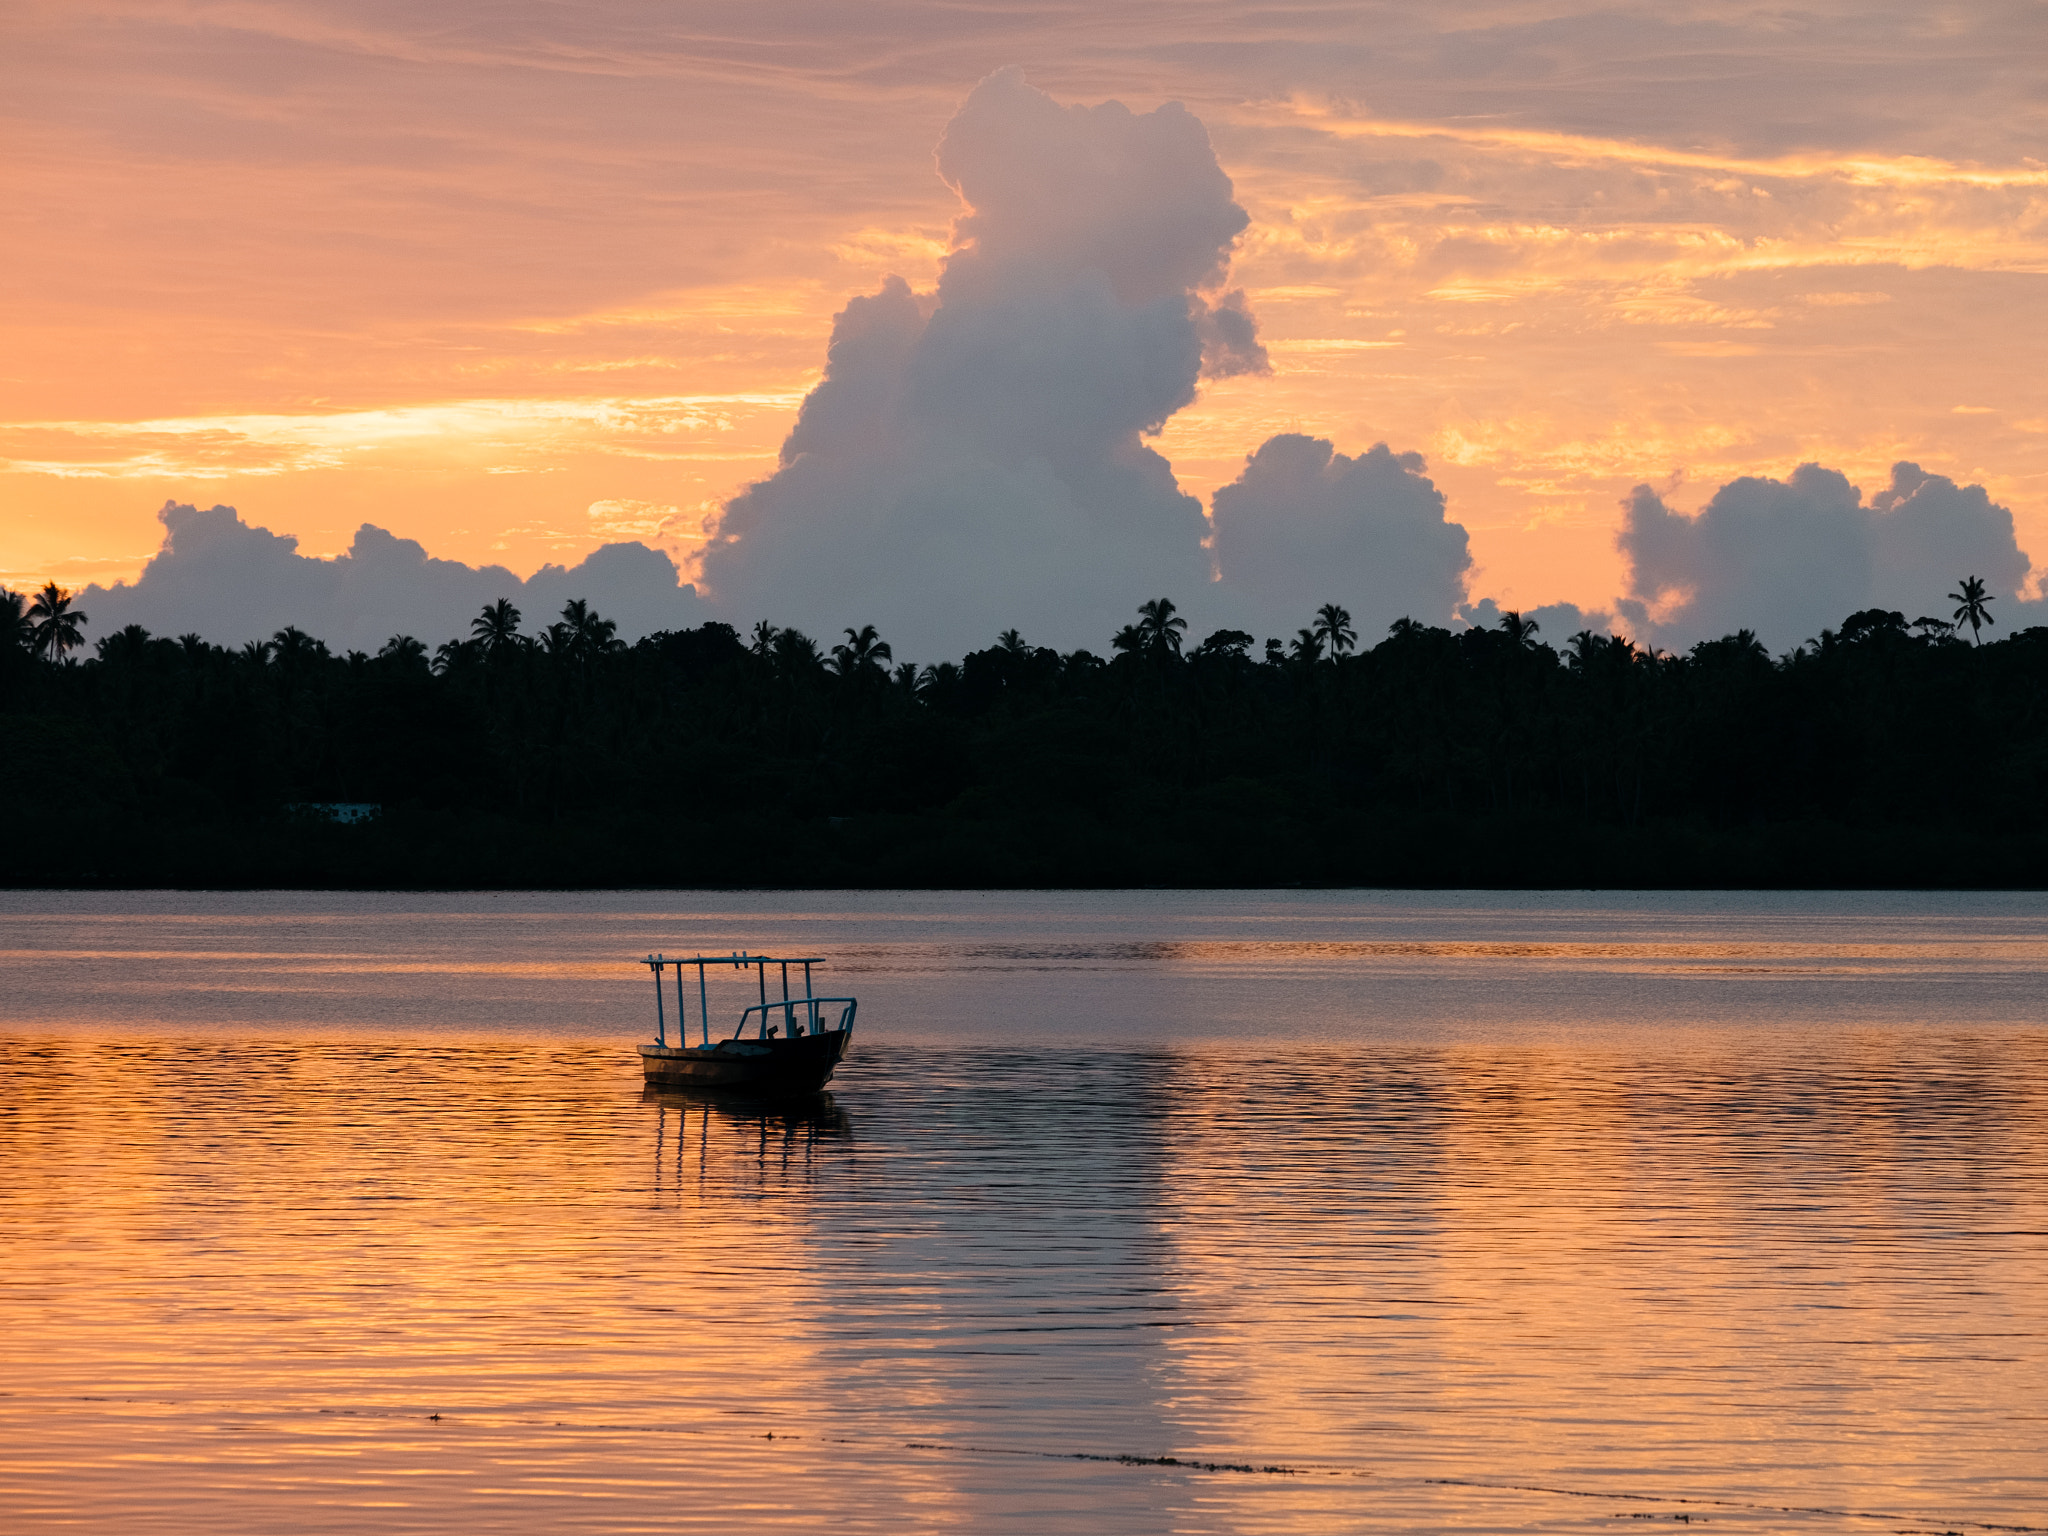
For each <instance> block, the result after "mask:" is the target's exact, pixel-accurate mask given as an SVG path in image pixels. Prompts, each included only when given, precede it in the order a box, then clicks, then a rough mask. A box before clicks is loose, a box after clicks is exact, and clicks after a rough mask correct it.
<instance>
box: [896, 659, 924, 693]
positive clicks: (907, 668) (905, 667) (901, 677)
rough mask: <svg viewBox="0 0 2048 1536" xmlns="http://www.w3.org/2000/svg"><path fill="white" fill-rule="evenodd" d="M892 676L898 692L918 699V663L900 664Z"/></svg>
mask: <svg viewBox="0 0 2048 1536" xmlns="http://www.w3.org/2000/svg"><path fill="white" fill-rule="evenodd" d="M890 676H891V679H892V681H894V682H895V684H896V687H897V690H898V691H899V692H901V693H907V694H909V695H910V696H911V697H912V698H916V697H917V676H918V673H917V663H916V662H914V661H906V662H901V663H899V664H898V665H897V668H896V670H895V671H894V672H893V673H891V674H890Z"/></svg>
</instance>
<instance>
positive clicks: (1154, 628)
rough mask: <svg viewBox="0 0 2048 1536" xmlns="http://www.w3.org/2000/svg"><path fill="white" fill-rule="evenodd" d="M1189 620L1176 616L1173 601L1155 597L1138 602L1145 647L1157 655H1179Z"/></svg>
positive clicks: (1139, 622)
mask: <svg viewBox="0 0 2048 1536" xmlns="http://www.w3.org/2000/svg"><path fill="white" fill-rule="evenodd" d="M1187 627H1188V621H1187V620H1186V619H1179V618H1175V617H1174V605H1173V603H1172V601H1171V600H1170V599H1168V598H1164V597H1155V598H1153V599H1152V601H1151V602H1149V603H1140V604H1138V633H1139V634H1141V635H1143V636H1144V637H1145V649H1146V650H1148V651H1151V652H1152V653H1153V654H1154V655H1157V656H1178V655H1179V654H1180V640H1181V635H1182V634H1183V633H1184V632H1185V631H1186V629H1187Z"/></svg>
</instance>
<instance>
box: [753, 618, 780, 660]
mask: <svg viewBox="0 0 2048 1536" xmlns="http://www.w3.org/2000/svg"><path fill="white" fill-rule="evenodd" d="M781 633H782V631H781V630H779V629H777V628H776V627H775V626H774V625H773V624H770V623H769V622H768V621H767V620H766V619H762V620H761V621H760V622H759V623H757V624H756V625H755V626H754V644H753V647H752V649H753V652H754V654H755V655H756V656H758V657H760V658H761V659H762V660H763V661H766V660H767V659H768V658H769V657H770V656H772V655H773V654H774V653H775V637H776V636H777V635H779V634H781Z"/></svg>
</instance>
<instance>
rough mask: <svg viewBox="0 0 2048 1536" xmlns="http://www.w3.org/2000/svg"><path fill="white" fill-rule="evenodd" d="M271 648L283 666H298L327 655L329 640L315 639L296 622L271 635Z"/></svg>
mask: <svg viewBox="0 0 2048 1536" xmlns="http://www.w3.org/2000/svg"><path fill="white" fill-rule="evenodd" d="M270 648H271V650H272V651H273V652H274V653H275V654H276V656H277V659H278V662H279V664H280V665H283V666H288V667H289V666H298V665H300V664H302V663H304V662H308V661H316V660H319V659H321V658H323V657H325V656H326V655H327V642H326V641H324V640H315V639H314V638H313V637H312V636H311V635H309V634H307V633H306V632H305V631H304V630H303V629H300V628H299V627H298V626H297V625H296V624H287V625H285V627H284V628H283V629H280V630H279V631H278V632H277V633H276V634H274V635H272V636H271V637H270Z"/></svg>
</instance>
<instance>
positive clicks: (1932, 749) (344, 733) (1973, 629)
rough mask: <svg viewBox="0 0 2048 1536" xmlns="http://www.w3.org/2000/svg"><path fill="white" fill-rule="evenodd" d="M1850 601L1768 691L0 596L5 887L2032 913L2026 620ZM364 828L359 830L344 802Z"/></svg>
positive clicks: (1624, 650) (2045, 771)
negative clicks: (2005, 622)
mask: <svg viewBox="0 0 2048 1536" xmlns="http://www.w3.org/2000/svg"><path fill="white" fill-rule="evenodd" d="M1956 595H1957V596H1958V597H1959V598H1960V599H1961V600H1962V601H1963V604H1964V606H1963V608H1961V609H1960V610H1958V620H1959V627H1958V626H1956V625H1951V624H1950V623H1948V622H1946V621H1936V620H1932V619H1919V620H1915V621H1911V622H1909V621H1907V620H1906V619H1905V618H1904V616H1903V615H1901V614H1899V613H1893V612H1884V611H1880V610H1875V609H1872V610H1869V611H1866V612H1862V613H1857V614H1853V615H1851V616H1849V617H1848V618H1847V619H1845V620H1844V622H1843V623H1842V625H1841V627H1840V628H1839V629H1838V630H1829V631H1824V632H1823V633H1822V634H1820V635H1819V636H1818V637H1816V638H1815V639H1814V640H1812V641H1810V642H1808V643H1807V644H1805V645H1803V646H1801V647H1799V648H1798V649H1797V650H1794V651H1792V652H1791V653H1790V654H1788V655H1785V656H1781V657H1773V656H1771V655H1770V654H1769V653H1768V652H1767V651H1766V650H1765V648H1764V647H1763V646H1762V645H1760V644H1759V643H1758V642H1757V640H1756V639H1755V637H1754V636H1753V635H1751V634H1749V633H1748V632H1747V631H1744V632H1742V633H1738V634H1735V635H1730V636H1728V637H1727V638H1725V639H1721V640H1714V641H1709V642H1706V643H1704V644H1701V645H1697V646H1694V647H1693V648H1692V650H1691V652H1690V653H1688V654H1684V655H1674V654H1664V653H1660V652H1657V651H1654V650H1648V649H1644V648H1641V647H1638V646H1636V645H1634V644H1632V643H1630V642H1629V641H1628V640H1626V639H1622V638H1618V637H1613V636H1607V635H1598V634H1593V633H1590V632H1587V633H1581V634H1577V635H1573V636H1571V637H1570V638H1569V639H1568V640H1565V641H1564V643H1563V644H1562V645H1561V646H1552V645H1551V644H1548V643H1546V637H1544V636H1542V635H1540V634H1539V633H1537V632H1536V630H1535V627H1534V626H1533V625H1530V624H1527V623H1525V622H1523V621H1522V620H1521V619H1520V618H1519V616H1517V615H1514V614H1509V615H1508V616H1507V617H1506V618H1505V619H1504V620H1503V621H1502V623H1501V626H1500V627H1499V628H1497V629H1486V630H1481V629H1467V630H1462V631H1452V630H1447V629H1440V628H1434V627H1430V626H1427V625H1423V624H1419V623H1415V622H1413V621H1409V620H1404V621H1402V622H1400V623H1397V624H1395V625H1394V626H1393V629H1392V631H1391V633H1389V634H1388V635H1387V636H1386V637H1385V638H1383V639H1381V640H1379V642H1378V643H1377V644H1373V645H1370V646H1368V647H1365V648H1361V647H1360V646H1359V644H1358V637H1357V636H1356V635H1355V633H1354V631H1353V626H1352V624H1351V622H1350V619H1349V616H1348V615H1347V614H1345V612H1344V610H1343V609H1341V608H1339V607H1336V606H1334V605H1332V606H1329V607H1325V608H1324V609H1323V610H1322V611H1321V612H1320V613H1319V614H1318V615H1316V616H1315V619H1314V622H1313V623H1312V624H1311V625H1310V626H1309V627H1307V628H1304V629H1303V630H1302V631H1301V632H1300V633H1299V634H1298V635H1296V636H1295V638H1294V639H1293V640H1292V641H1291V642H1289V643H1286V644H1283V643H1281V642H1278V641H1267V642H1265V643H1264V645H1263V646H1261V645H1260V644H1259V643H1258V642H1257V641H1256V640H1255V639H1254V638H1253V637H1252V636H1250V635H1247V634H1244V633H1241V632H1237V631H1231V630H1224V631H1221V632H1219V633H1216V634H1213V635H1210V636H1209V637H1208V638H1206V639H1204V640H1202V641H1201V642H1200V643H1199V644H1196V643H1193V641H1192V640H1191V638H1190V637H1188V636H1186V634H1185V625H1184V624H1183V622H1182V620H1181V619H1180V618H1179V617H1178V616H1177V615H1176V614H1175V613H1174V611H1173V605H1172V604H1171V603H1170V602H1166V601H1163V600H1162V601H1158V602H1153V603H1147V604H1145V605H1144V607H1143V608H1142V609H1141V610H1140V611H1139V614H1138V616H1137V621H1136V622H1135V623H1133V624H1131V625H1129V626H1128V627H1126V628H1125V629H1124V630H1123V631H1122V632H1121V633H1119V634H1117V635H1115V636H1114V637H1113V638H1111V639H1110V643H1109V645H1108V647H1107V654H1105V655H1100V656H1098V655H1094V654H1091V653H1090V652H1088V651H1085V650H1082V651H1074V652H1071V653H1067V654H1062V653H1060V652H1058V651H1054V650H1049V649H1046V648H1043V647H1040V646H1034V645H1031V644H1029V643H1028V642H1027V641H1025V640H1024V639H1023V638H1022V637H1020V636H1019V635H1018V634H1017V633H1016V632H1015V631H1011V632H1008V633H1006V634H1003V635H1002V636H1001V637H1000V638H998V639H997V640H996V642H995V643H994V644H993V645H991V646H990V647H989V648H988V649H986V650H980V651H975V652H973V653H972V654H970V655H968V656H965V657H963V658H962V659H961V660H960V661H958V662H947V663H942V664H940V665H936V666H930V667H924V668H921V669H920V668H917V667H914V666H911V665H907V664H906V665H900V666H899V665H892V663H893V658H892V656H891V654H890V650H889V647H888V646H887V645H886V644H885V643H883V642H882V641H881V640H880V639H879V638H878V637H877V636H876V634H875V633H874V631H873V630H872V629H871V628H869V629H863V630H860V631H851V630H849V631H848V632H847V633H846V636H845V638H844V640H843V642H841V643H840V644H837V645H833V646H831V647H830V648H829V650H827V649H824V648H821V646H820V645H819V643H818V642H816V641H815V640H813V639H812V638H810V637H809V636H806V635H804V634H801V633H799V632H798V631H796V630H793V629H781V628H777V627H775V626H773V625H770V624H766V623H763V624H760V625H757V626H756V627H755V629H754V631H753V632H752V634H751V635H744V636H743V635H741V634H739V633H737V632H736V631H734V630H733V629H732V628H730V627H728V626H726V625H723V624H706V625H704V626H702V627H701V628H698V629H690V630H684V631H680V632H675V633H665V634H658V635H653V636H650V637H648V638H646V639H644V640H640V641H638V642H637V643H634V644H631V645H628V644H624V643H622V642H621V641H619V640H618V639H617V638H616V634H615V630H614V626H612V625H611V624H610V623H609V622H608V621H607V620H605V619H603V618H602V617H600V616H599V615H597V614H595V613H593V612H591V611H590V610H589V608H588V607H587V606H586V605H585V604H583V603H580V602H579V603H571V604H570V605H569V606H568V608H567V609H565V610H564V612H563V614H562V615H561V617H560V618H559V619H558V620H556V621H554V622H552V623H549V624H547V625H546V626H545V627H541V628H538V629H537V631H536V632H533V633H524V632H522V630H521V623H522V616H521V615H520V614H519V613H518V611H517V610H516V609H514V608H513V607H512V606H511V605H510V604H509V603H502V602H501V603H499V604H497V605H495V606H494V607H492V608H489V609H486V610H485V611H484V612H483V613H482V614H480V615H479V616H477V618H476V619H475V620H474V622H473V623H472V624H471V625H470V626H469V629H470V633H469V634H468V636H467V637H466V638H462V639H458V640H451V641H450V642H448V643H447V644H445V645H442V646H441V647H440V648H439V649H437V650H430V649H429V648H428V647H427V646H426V645H425V644H423V643H421V642H420V641H418V640H414V639H411V638H408V637H404V636H400V637H396V638H394V639H392V640H391V641H390V643H389V644H387V645H385V646H384V648H383V649H382V650H381V651H379V652H378V653H377V654H376V655H374V656H371V655H366V654H363V653H361V652H350V653H349V654H347V655H334V654H331V653H330V652H329V650H328V648H327V647H326V646H325V645H323V644H322V643H321V642H320V641H318V640H316V639H314V638H312V637H310V636H308V635H306V634H303V633H301V632H300V631H298V630H296V629H289V628H288V629H285V630H282V631H280V632H279V633H278V634H276V635H275V636H274V637H272V638H271V639H270V640H267V641H257V642H252V643H250V644H248V645H245V646H243V647H241V648H240V649H227V648H223V647H221V646H217V645H212V644H208V643H207V642H205V641H203V640H201V639H199V638H198V637H197V636H193V635H187V636H184V637H182V638H179V639H168V638H161V637H156V636H152V635H150V634H148V633H147V632H145V631H143V630H142V629H140V628H139V627H133V626H131V627H130V628H128V629H124V630H121V631H120V632H118V633H115V634H111V635H107V636H105V637H103V638H101V639H99V640H98V641H97V643H96V644H88V643H87V641H86V639H85V632H84V630H83V628H82V627H81V625H80V623H79V619H80V617H81V616H79V615H77V614H76V613H74V612H73V611H71V609H70V607H69V604H68V600H67V599H66V597H65V595H64V594H63V593H62V592H61V591H59V590H58V589H56V588H54V587H52V588H46V589H45V590H44V591H43V592H42V593H40V594H37V595H36V596H35V597H34V598H33V599H23V598H21V597H20V596H18V595H17V594H12V593H6V594H0V599H4V600H0V623H4V624H5V626H6V629H7V633H6V634H5V636H0V640H4V643H0V720H4V726H5V730H6V736H7V741H8V749H7V752H6V755H5V759H4V764H5V765H4V767H0V835H4V836H5V838H6V840H7V845H8V847H9V850H10V852H11V854H12V863H13V869H14V873H15V880H16V883H18V884H28V885H46V886H80V885H128V886H133V885H178V886H242V885H257V886H382V887H474V886H524V887H569V886H617V885H627V886H702V885H712V886H722V885H743V886H915V885H935V886H956V885H977V886H979V885H992V886H1004V885H1036V886H1052V885H1062V886H1073V885H1080V886H1123V885H1273V884H1283V883H1292V882H1303V883H1312V884H1343V885H1353V884H1357V885H1404V886H1461V885H1480V886H1585V885H1605V886H1716V885H1721V886H1727V885H1736V886H1783V885H1804V886H1852V885H1910V886H1948V885H1995V886H2039V885H2041V884H2043V883H2044V875H2048V812H2044V805H2048V799H2044V791H2048V628H2034V629H2028V630H2025V631H2024V632H2022V633H2019V634H2015V635H2011V636H2009V637H2007V638H2004V639H2002V640H1998V641H1995V642H1993V641H1990V640H1988V638H1986V637H1987V636H1988V634H1989V633H1992V632H1993V631H1986V630H1984V629H1983V625H1984V624H1987V623H1989V622H1990V620H1989V618H1988V616H1987V615H1988V609H1987V607H1986V603H1987V601H1988V600H1987V599H1986V598H1985V597H1984V595H1983V591H1982V586H1981V583H1976V582H1974V581H1972V582H1971V583H1968V584H1966V585H1965V589H1964V591H1963V593H1961V594H1956ZM372 808H374V809H372Z"/></svg>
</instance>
